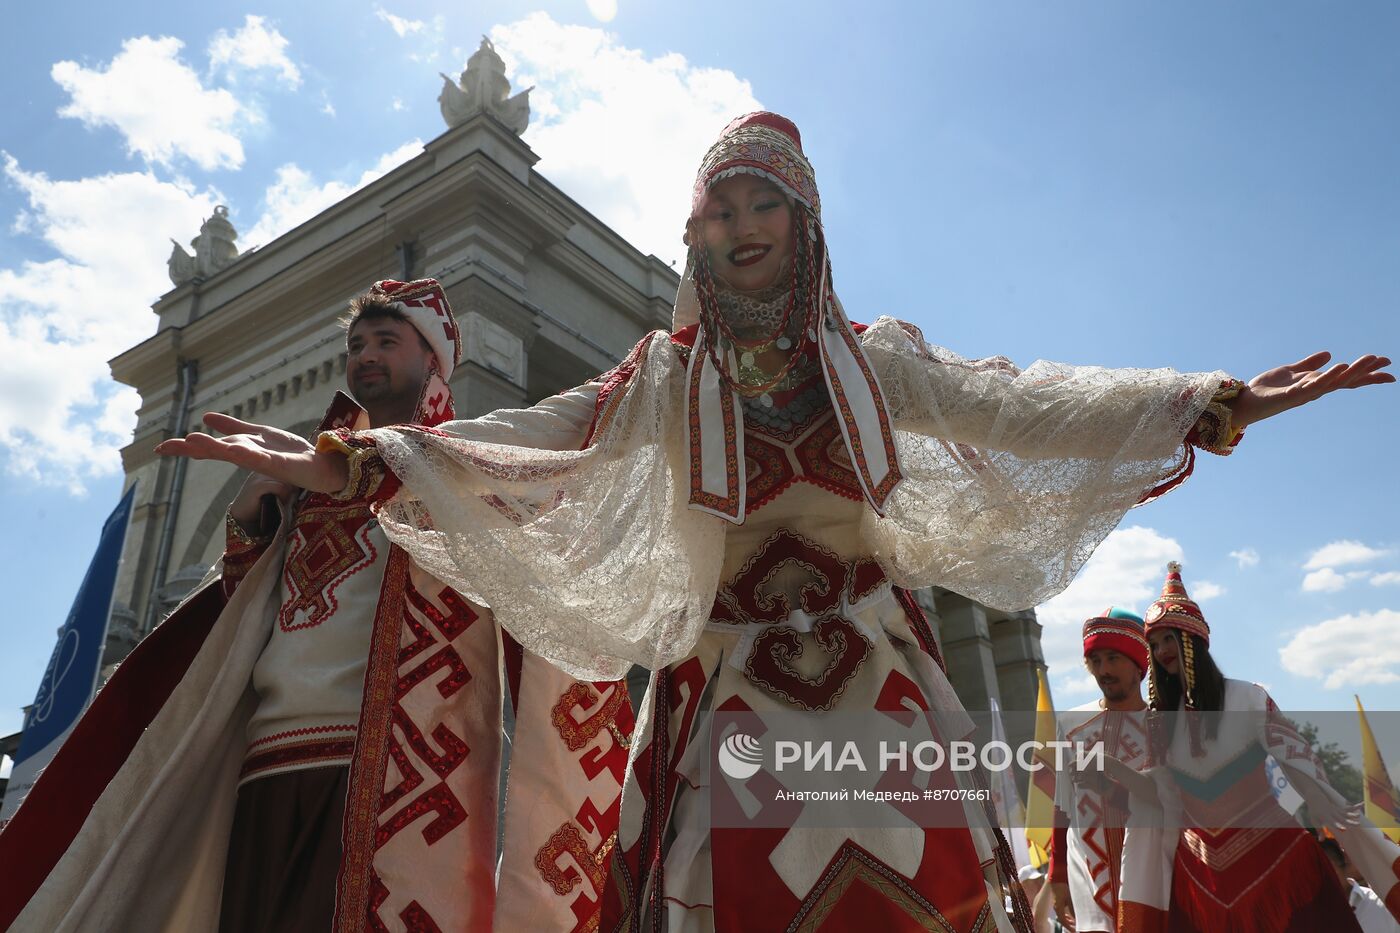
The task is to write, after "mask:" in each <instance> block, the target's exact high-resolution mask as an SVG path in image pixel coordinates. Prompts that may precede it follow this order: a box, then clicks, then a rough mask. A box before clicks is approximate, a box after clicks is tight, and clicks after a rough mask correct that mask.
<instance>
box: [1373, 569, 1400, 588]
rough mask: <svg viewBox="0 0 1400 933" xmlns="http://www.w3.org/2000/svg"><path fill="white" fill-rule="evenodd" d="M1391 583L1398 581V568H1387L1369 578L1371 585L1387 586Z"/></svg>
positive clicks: (1399, 581) (1399, 580)
mask: <svg viewBox="0 0 1400 933" xmlns="http://www.w3.org/2000/svg"><path fill="white" fill-rule="evenodd" d="M1392 583H1400V570H1387V571H1386V572H1385V573H1378V574H1376V575H1375V576H1374V577H1372V578H1371V585H1372V586H1388V585H1390V584H1392Z"/></svg>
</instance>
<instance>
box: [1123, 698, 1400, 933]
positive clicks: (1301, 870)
mask: <svg viewBox="0 0 1400 933" xmlns="http://www.w3.org/2000/svg"><path fill="white" fill-rule="evenodd" d="M1223 707H1224V710H1225V714H1224V715H1222V716H1220V718H1219V723H1220V725H1219V733H1218V734H1217V736H1216V737H1215V738H1214V739H1209V738H1207V739H1205V740H1204V741H1203V743H1202V744H1203V746H1204V747H1203V752H1204V754H1203V755H1202V756H1200V757H1195V756H1193V755H1192V753H1191V747H1190V739H1189V730H1188V729H1187V728H1186V723H1185V722H1184V721H1183V722H1180V723H1179V724H1178V727H1177V728H1176V729H1175V730H1174V734H1173V736H1172V741H1171V744H1170V746H1169V747H1168V750H1167V755H1166V761H1165V763H1163V764H1159V765H1156V766H1154V767H1153V768H1150V769H1148V771H1147V772H1146V773H1148V774H1150V775H1152V777H1153V778H1154V780H1155V781H1156V784H1157V793H1158V798H1159V800H1160V801H1161V802H1162V810H1163V813H1162V814H1161V815H1160V816H1157V815H1156V814H1155V813H1146V812H1140V808H1141V804H1140V803H1139V802H1138V801H1137V800H1136V799H1135V800H1134V801H1133V807H1134V811H1135V812H1134V815H1133V817H1132V819H1131V820H1130V821H1129V826H1128V830H1127V833H1126V838H1125V842H1124V853H1123V869H1122V871H1123V885H1122V888H1121V893H1120V902H1119V926H1118V930H1119V933H1165V931H1181V933H1214V931H1217V930H1220V931H1229V933H1284V931H1287V933H1305V931H1315V930H1329V931H1332V930H1336V931H1346V930H1359V927H1358V926H1357V925H1356V919H1355V917H1354V915H1353V913H1352V911H1351V908H1350V906H1349V905H1348V903H1347V897H1346V892H1345V891H1344V890H1343V889H1342V887H1341V885H1340V884H1339V883H1338V880H1337V877H1336V874H1335V872H1334V871H1333V870H1332V867H1331V864H1330V862H1329V861H1328V859H1327V856H1326V855H1325V854H1324V853H1323V852H1322V849H1321V848H1320V847H1319V846H1318V844H1317V842H1316V841H1315V840H1314V839H1313V837H1312V835H1311V834H1310V833H1309V832H1308V831H1307V830H1305V829H1304V828H1303V827H1302V826H1300V825H1299V824H1298V823H1296V822H1295V821H1294V820H1293V819H1292V818H1291V817H1290V816H1289V815H1288V813H1287V811H1285V810H1283V809H1282V808H1281V807H1280V806H1279V805H1278V803H1277V802H1276V801H1275V799H1274V796H1273V794H1272V793H1271V792H1270V789H1269V783H1268V777H1267V775H1266V773H1265V762H1266V759H1267V758H1268V757H1269V756H1272V757H1273V758H1274V760H1275V761H1277V762H1278V763H1279V764H1280V765H1281V766H1282V767H1283V768H1284V769H1285V771H1286V772H1289V773H1291V774H1293V775H1302V776H1304V777H1305V778H1307V779H1309V780H1311V781H1312V782H1314V783H1316V784H1317V785H1318V786H1319V787H1320V788H1321V789H1322V791H1323V792H1324V793H1327V794H1329V795H1331V796H1332V798H1333V800H1334V802H1336V803H1339V804H1344V803H1345V801H1343V799H1342V798H1341V796H1340V795H1338V794H1337V793H1336V791H1334V790H1333V789H1332V788H1331V787H1330V786H1329V785H1328V783H1327V777H1326V773H1325V772H1324V771H1323V768H1322V763H1321V762H1320V761H1319V760H1318V759H1317V757H1316V755H1315V754H1314V753H1313V752H1312V749H1311V746H1310V745H1309V743H1308V742H1307V740H1306V739H1304V738H1303V737H1302V736H1301V735H1300V734H1299V733H1298V731H1297V729H1296V728H1295V726H1294V724H1293V723H1292V722H1291V721H1289V720H1288V719H1287V718H1286V717H1285V716H1283V715H1282V714H1281V713H1280V712H1279V709H1278V707H1277V706H1275V705H1274V702H1273V700H1272V699H1271V698H1270V697H1269V695H1268V693H1267V692H1266V691H1265V690H1264V688H1263V687H1261V686H1259V685H1258V684H1252V683H1248V682H1246V681H1240V680H1229V679H1227V680H1226V681H1225V697H1224V703H1223ZM1184 715H1186V714H1185V713H1184V707H1183V710H1182V712H1179V713H1178V716H1184ZM1154 816H1155V818H1154ZM1335 835H1336V837H1337V840H1338V841H1339V842H1340V843H1341V844H1342V847H1343V848H1344V849H1345V850H1346V852H1347V855H1348V856H1350V857H1351V859H1352V861H1353V862H1354V863H1355V864H1356V865H1357V867H1358V868H1359V869H1360V870H1361V871H1362V872H1364V873H1365V875H1366V877H1367V879H1368V881H1371V882H1372V883H1374V884H1375V885H1376V890H1377V892H1378V893H1380V894H1382V896H1383V898H1384V900H1385V901H1386V904H1387V906H1389V907H1391V909H1392V912H1393V911H1394V910H1395V905H1396V901H1397V898H1398V897H1400V888H1398V887H1397V885H1396V869H1397V859H1400V847H1397V846H1396V845H1395V843H1393V842H1391V841H1390V840H1388V839H1386V838H1385V837H1384V835H1382V834H1381V832H1380V831H1379V830H1378V829H1376V827H1375V826H1374V825H1372V824H1370V823H1369V821H1367V820H1365V818H1364V817H1363V818H1362V822H1361V825H1359V826H1357V827H1355V828H1353V829H1350V830H1345V831H1342V830H1338V831H1336V832H1335Z"/></svg>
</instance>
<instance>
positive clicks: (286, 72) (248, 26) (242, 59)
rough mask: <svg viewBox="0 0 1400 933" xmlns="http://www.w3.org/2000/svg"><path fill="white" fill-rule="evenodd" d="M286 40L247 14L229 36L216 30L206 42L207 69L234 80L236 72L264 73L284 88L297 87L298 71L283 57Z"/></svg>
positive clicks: (292, 63) (275, 29)
mask: <svg viewBox="0 0 1400 933" xmlns="http://www.w3.org/2000/svg"><path fill="white" fill-rule="evenodd" d="M288 44H289V43H288V41H287V38H286V37H285V36H283V35H282V33H280V32H278V31H277V27H275V26H268V25H267V20H265V19H263V18H262V17H261V16H253V15H252V14H249V15H247V16H245V17H244V19H243V26H242V28H240V29H239V30H238V31H237V32H235V33H233V34H232V35H230V34H229V33H228V32H227V31H225V30H223V29H220V30H219V31H218V32H216V33H215V34H214V38H213V39H211V40H210V41H209V68H210V70H211V71H223V72H224V73H225V74H227V75H228V76H229V77H230V78H234V79H236V78H237V76H238V74H239V73H240V72H253V71H261V70H264V69H265V70H268V71H272V72H274V73H275V74H276V75H277V77H278V79H279V80H280V81H281V82H282V83H283V84H286V85H287V86H288V87H299V86H300V85H301V70H300V69H299V68H297V66H296V64H295V63H294V62H293V61H292V60H291V59H290V58H288V57H287V46H288Z"/></svg>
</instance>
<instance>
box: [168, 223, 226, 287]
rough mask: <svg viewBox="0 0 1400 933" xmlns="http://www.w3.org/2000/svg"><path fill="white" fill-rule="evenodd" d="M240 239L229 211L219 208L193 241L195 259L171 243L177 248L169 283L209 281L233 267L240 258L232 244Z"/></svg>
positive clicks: (180, 283) (171, 254) (201, 227)
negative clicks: (229, 217)
mask: <svg viewBox="0 0 1400 933" xmlns="http://www.w3.org/2000/svg"><path fill="white" fill-rule="evenodd" d="M236 239H238V231H237V230H235V229H234V228H233V223H232V221H230V220H229V219H228V208H227V207H224V206H223V205H222V204H220V205H219V206H218V207H216V208H214V214H213V216H211V217H210V218H209V219H208V220H206V221H204V223H203V224H202V225H201V226H200V228H199V236H197V237H195V238H194V239H193V240H190V246H192V247H194V255H193V256H191V255H190V254H189V253H187V252H185V250H184V247H182V246H181V245H180V244H179V243H177V242H175V241H174V240H171V241H170V242H171V243H173V244H174V245H175V248H174V249H172V250H171V251H170V260H169V263H168V266H169V269H170V281H171V282H173V283H175V284H176V285H185V284H187V283H189V282H193V281H194V280H195V279H207V278H209V277H210V276H211V275H213V274H214V273H216V272H218V271H219V270H220V269H224V268H226V267H228V266H229V265H231V264H232V263H233V261H234V260H235V259H237V258H238V247H237V246H235V245H234V244H233V241H234V240H236Z"/></svg>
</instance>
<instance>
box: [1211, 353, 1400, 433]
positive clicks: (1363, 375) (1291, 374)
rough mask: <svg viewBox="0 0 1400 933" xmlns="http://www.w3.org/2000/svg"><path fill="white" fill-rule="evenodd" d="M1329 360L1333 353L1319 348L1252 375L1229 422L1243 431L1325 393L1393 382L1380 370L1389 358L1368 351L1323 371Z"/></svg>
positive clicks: (1389, 376) (1235, 403) (1234, 407)
mask: <svg viewBox="0 0 1400 933" xmlns="http://www.w3.org/2000/svg"><path fill="white" fill-rule="evenodd" d="M1331 359H1332V354H1330V353H1328V352H1326V351H1322V352H1320V353H1314V354H1313V355H1312V356H1309V357H1306V358H1304V359H1301V360H1299V361H1298V362H1296V363H1289V364H1286V365H1284V366H1278V367H1275V368H1274V369H1271V370H1269V371H1268V372H1264V373H1260V374H1259V375H1257V376H1255V377H1254V378H1253V379H1251V380H1249V385H1247V386H1245V388H1244V389H1243V390H1242V391H1241V392H1240V394H1239V396H1238V397H1236V398H1235V400H1234V401H1233V402H1231V403H1230V410H1231V416H1230V423H1231V425H1232V426H1233V427H1234V428H1235V429H1236V430H1242V429H1244V428H1245V427H1247V426H1248V425H1251V424H1254V423H1255V422H1257V421H1263V420H1264V419H1265V418H1272V417H1273V416H1274V415H1277V414H1278V413H1279V412H1284V411H1288V409H1290V408H1297V407H1298V406H1299V405H1306V404H1307V403H1308V402H1311V401H1314V400H1315V399H1319V398H1321V397H1322V396H1324V395H1326V394H1327V393H1328V392H1335V391H1336V390H1338V389H1359V388H1361V387H1362V386H1369V385H1381V384H1382V383H1387V382H1394V381H1395V376H1394V375H1393V374H1392V373H1387V372H1381V370H1383V369H1385V367H1387V366H1389V365H1390V358H1389V357H1385V356H1376V355H1375V354H1373V353H1368V354H1366V355H1365V356H1363V357H1361V358H1359V359H1358V360H1357V361H1356V362H1354V363H1349V364H1348V363H1338V364H1337V365H1335V366H1333V367H1331V368H1330V369H1327V370H1325V371H1324V370H1322V369H1320V367H1322V366H1325V365H1327V362H1328V361H1329V360H1331Z"/></svg>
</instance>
